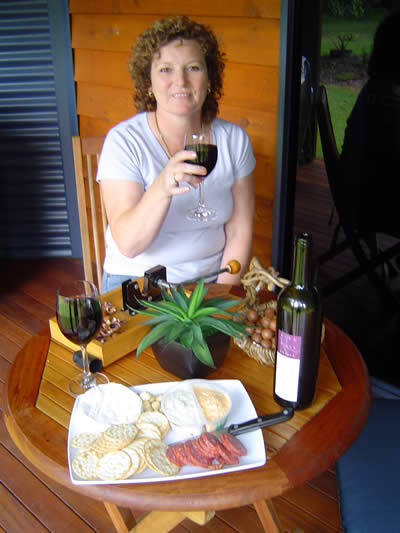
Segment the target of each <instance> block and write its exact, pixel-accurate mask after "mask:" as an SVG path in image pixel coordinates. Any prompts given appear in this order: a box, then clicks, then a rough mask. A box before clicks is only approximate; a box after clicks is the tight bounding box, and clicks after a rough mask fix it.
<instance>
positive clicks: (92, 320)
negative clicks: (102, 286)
mask: <svg viewBox="0 0 400 533" xmlns="http://www.w3.org/2000/svg"><path fill="white" fill-rule="evenodd" d="M56 311H57V322H58V326H59V328H60V330H61V332H62V334H63V335H64V336H65V337H67V339H68V340H70V341H71V342H73V343H75V344H78V345H79V346H80V348H81V351H82V367H83V372H81V373H80V374H78V375H77V376H75V377H74V378H72V380H71V381H70V382H69V383H68V389H69V391H70V393H71V394H73V395H74V396H78V395H79V394H82V393H84V392H86V391H87V390H88V389H90V388H91V387H94V386H96V385H100V384H102V383H108V378H107V376H105V375H104V374H99V373H96V374H92V373H91V372H90V369H89V361H88V353H87V345H88V343H89V341H90V340H91V339H93V337H94V336H95V335H96V333H97V332H98V330H99V329H100V326H101V321H102V311H101V304H100V300H99V295H98V292H97V289H96V287H95V286H94V285H93V283H91V282H90V281H86V280H79V281H71V282H68V283H65V284H64V285H62V287H60V288H59V289H58V291H57V305H56Z"/></svg>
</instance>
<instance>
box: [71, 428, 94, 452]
mask: <svg viewBox="0 0 400 533" xmlns="http://www.w3.org/2000/svg"><path fill="white" fill-rule="evenodd" d="M99 436H100V433H87V432H84V433H78V434H77V435H75V437H73V438H72V439H71V446H72V447H73V448H79V449H81V450H84V449H85V448H89V446H90V445H91V444H93V442H94V441H95V440H96V439H98V438H99Z"/></svg>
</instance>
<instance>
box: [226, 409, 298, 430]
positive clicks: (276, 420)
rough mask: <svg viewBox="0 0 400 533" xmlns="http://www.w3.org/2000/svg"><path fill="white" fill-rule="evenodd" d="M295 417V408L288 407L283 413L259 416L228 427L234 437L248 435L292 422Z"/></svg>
mask: <svg viewBox="0 0 400 533" xmlns="http://www.w3.org/2000/svg"><path fill="white" fill-rule="evenodd" d="M293 415H294V409H293V407H286V408H285V409H283V411H279V413H273V414H272V415H264V416H259V417H257V418H253V419H252V420H247V421H246V422H242V423H241V424H231V425H230V426H229V427H228V433H232V435H241V434H242V433H247V432H248V431H254V430H256V429H261V428H265V427H268V426H273V425H274V424H281V423H282V422H286V421H287V420H290V419H291V418H292V416H293Z"/></svg>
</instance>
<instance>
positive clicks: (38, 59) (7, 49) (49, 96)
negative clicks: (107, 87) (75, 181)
mask: <svg viewBox="0 0 400 533" xmlns="http://www.w3.org/2000/svg"><path fill="white" fill-rule="evenodd" d="M50 1H51V2H53V1H54V0H50ZM56 2H59V0H56ZM51 39H52V37H51V32H50V23H49V7H48V2H47V0H30V1H29V0H2V1H1V2H0V206H1V207H0V254H1V256H2V257H17V258H23V257H41V256H48V257H55V256H71V255H73V254H72V250H73V246H72V242H71V231H70V226H69V211H68V205H67V195H66V186H65V177H64V165H63V150H62V146H61V134H60V126H59V109H58V106H57V97H56V80H55V69H54V60H53V58H54V54H53V48H52V40H51Z"/></svg>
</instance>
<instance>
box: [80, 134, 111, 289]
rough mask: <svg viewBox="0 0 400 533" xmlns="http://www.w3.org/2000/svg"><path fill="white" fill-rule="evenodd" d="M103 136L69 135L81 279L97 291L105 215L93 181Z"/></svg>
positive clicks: (98, 188)
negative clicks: (81, 266)
mask: <svg viewBox="0 0 400 533" xmlns="http://www.w3.org/2000/svg"><path fill="white" fill-rule="evenodd" d="M103 141H104V137H82V138H81V137H79V136H74V137H72V147H73V152H74V166H75V180H76V191H77V198H78V211H79V224H80V230H81V240H82V254H83V268H84V272H85V279H87V280H88V281H91V282H93V283H94V284H95V285H97V287H98V289H99V291H101V280H102V265H103V260H104V250H105V243H104V237H105V231H106V228H107V217H106V212H105V208H104V204H103V201H102V198H101V194H100V187H99V186H98V185H97V182H96V173H97V164H98V161H99V157H100V152H101V149H102V146H103Z"/></svg>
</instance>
